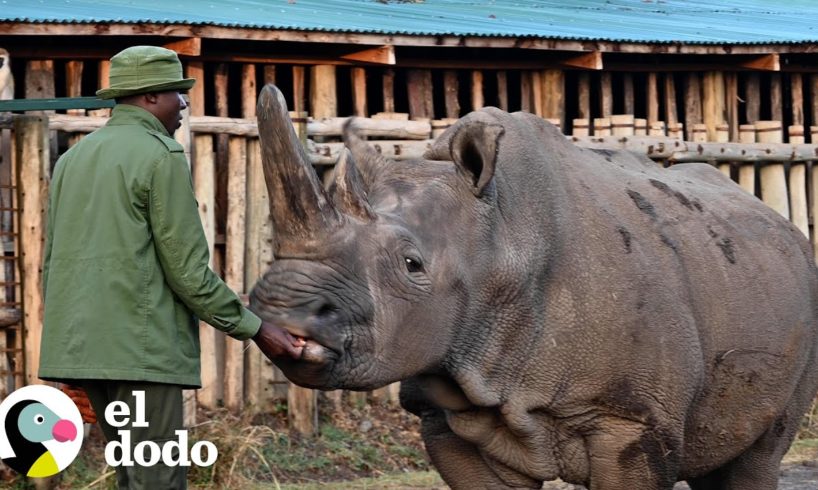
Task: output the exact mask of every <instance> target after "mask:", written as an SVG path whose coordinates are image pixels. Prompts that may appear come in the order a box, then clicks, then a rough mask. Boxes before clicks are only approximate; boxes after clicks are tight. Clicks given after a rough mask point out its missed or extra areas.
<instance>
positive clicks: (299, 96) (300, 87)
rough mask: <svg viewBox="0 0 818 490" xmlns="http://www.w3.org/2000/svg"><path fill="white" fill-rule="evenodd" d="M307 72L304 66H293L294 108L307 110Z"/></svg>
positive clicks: (296, 110) (299, 110) (298, 110)
mask: <svg viewBox="0 0 818 490" xmlns="http://www.w3.org/2000/svg"><path fill="white" fill-rule="evenodd" d="M306 80H307V74H306V73H305V68H304V67H303V66H293V110H294V111H295V112H303V111H306V110H307V93H306V92H307V90H306Z"/></svg>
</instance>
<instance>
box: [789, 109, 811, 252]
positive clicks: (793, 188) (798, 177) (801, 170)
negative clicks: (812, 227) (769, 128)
mask: <svg viewBox="0 0 818 490" xmlns="http://www.w3.org/2000/svg"><path fill="white" fill-rule="evenodd" d="M787 129H788V131H787V133H788V135H789V143H790V144H793V145H800V144H803V143H804V126H801V125H792V126H790V127H789V128H787ZM789 184H790V186H789V192H790V213H791V214H792V218H791V219H792V224H794V225H795V226H796V227H797V228H798V229H799V230H801V233H803V234H804V236H806V237H807V239H809V214H808V213H809V211H808V207H809V205H808V203H807V164H806V162H792V164H791V165H790V173H789Z"/></svg>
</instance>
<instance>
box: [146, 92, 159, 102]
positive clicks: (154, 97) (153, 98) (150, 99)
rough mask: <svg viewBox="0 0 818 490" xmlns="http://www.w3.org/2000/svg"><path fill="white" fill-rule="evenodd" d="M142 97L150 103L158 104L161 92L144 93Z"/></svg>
mask: <svg viewBox="0 0 818 490" xmlns="http://www.w3.org/2000/svg"><path fill="white" fill-rule="evenodd" d="M142 97H143V99H142V100H144V101H145V102H147V103H149V104H156V103H157V102H158V101H159V94H157V93H154V92H148V93H147V94H142Z"/></svg>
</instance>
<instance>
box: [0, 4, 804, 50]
mask: <svg viewBox="0 0 818 490" xmlns="http://www.w3.org/2000/svg"><path fill="white" fill-rule="evenodd" d="M0 20H5V21H17V22H41V23H52V22H55V23H128V24H132V23H159V24H191V25H214V26H226V27H247V28H262V29H287V30H307V31H327V32H354V33H377V34H384V35H452V36H498V37H536V38H546V39H577V40H599V41H623V42H628V41H631V42H649V43H668V42H681V43H695V44H698V43H708V44H710V43H718V44H748V43H803V42H815V41H816V40H818V2H815V1H813V0H788V1H787V2H770V1H768V0H730V1H721V2H712V1H701V0H574V1H571V2H566V1H564V0H559V1H558V0H505V1H503V0H482V1H479V0H470V1H469V0H223V1H218V2H216V1H199V0H176V1H173V2H167V1H166V0H0Z"/></svg>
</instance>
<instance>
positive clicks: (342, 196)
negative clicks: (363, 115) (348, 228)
mask: <svg viewBox="0 0 818 490" xmlns="http://www.w3.org/2000/svg"><path fill="white" fill-rule="evenodd" d="M330 192H331V193H332V199H333V202H334V204H335V206H336V207H337V208H338V209H339V210H340V211H341V212H342V213H344V214H349V215H352V216H355V217H357V218H359V219H362V220H364V221H374V220H375V219H376V217H377V215H376V214H375V211H373V210H372V207H370V205H369V202H367V200H366V191H365V190H364V187H363V185H362V184H361V179H360V177H359V176H358V170H357V168H356V167H355V161H354V160H353V159H352V154H351V153H350V152H349V150H348V149H347V148H342V149H341V154H340V155H339V156H338V161H337V162H336V163H335V180H334V181H333V183H332V185H331V186H330Z"/></svg>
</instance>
